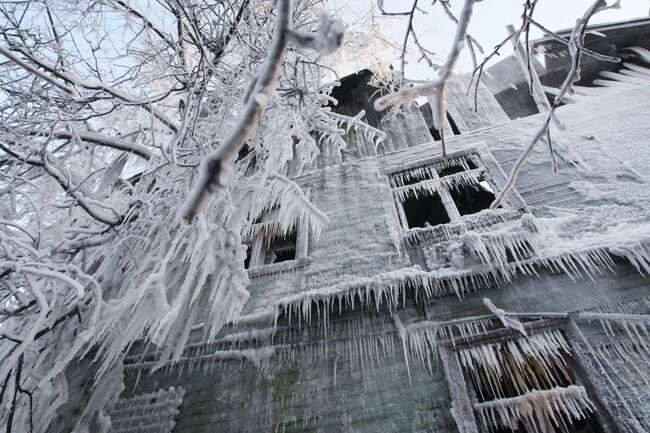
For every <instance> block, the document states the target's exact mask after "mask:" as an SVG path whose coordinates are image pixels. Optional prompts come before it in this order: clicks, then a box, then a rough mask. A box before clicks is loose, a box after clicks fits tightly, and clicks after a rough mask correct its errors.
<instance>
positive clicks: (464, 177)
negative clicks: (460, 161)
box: [393, 168, 484, 201]
mask: <svg viewBox="0 0 650 433" xmlns="http://www.w3.org/2000/svg"><path fill="white" fill-rule="evenodd" d="M483 174H484V170H483V169H482V168H477V169H474V170H467V171H461V172H459V173H455V174H451V175H448V176H445V177H441V178H437V179H424V180H421V181H419V182H418V183H414V184H412V185H404V186H398V187H396V188H393V193H394V194H395V196H396V197H397V198H398V199H399V200H400V201H405V200H406V199H407V198H409V197H415V198H418V197H420V196H427V195H433V194H435V193H437V192H439V191H440V189H441V188H444V189H446V190H451V189H458V188H459V187H461V186H471V185H475V184H477V183H479V182H480V180H481V178H482V176H483Z"/></svg>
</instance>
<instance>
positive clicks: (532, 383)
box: [456, 329, 602, 433]
mask: <svg viewBox="0 0 650 433" xmlns="http://www.w3.org/2000/svg"><path fill="white" fill-rule="evenodd" d="M456 357H457V359H458V362H459V364H460V365H461V368H462V370H463V373H464V375H465V376H466V377H467V379H468V384H469V385H468V387H469V389H468V391H469V394H470V399H471V400H472V405H473V408H474V413H475V416H476V420H477V422H478V424H479V426H480V429H481V431H482V432H485V433H488V432H489V433H497V432H498V433H506V432H516V433H555V432H557V433H560V432H561V433H578V432H582V433H587V432H591V433H601V432H602V430H601V428H600V426H599V424H598V422H597V420H596V417H595V416H594V411H595V406H594V404H593V403H592V402H591V400H590V399H589V397H588V396H587V392H586V390H585V388H584V387H582V386H579V385H578V384H576V381H575V380H574V377H573V374H572V372H571V367H570V364H571V362H572V361H571V351H570V348H569V345H568V343H567V341H566V339H565V337H564V335H563V334H562V332H561V331H560V330H557V329H554V330H548V331H542V332H539V333H536V334H532V335H529V336H528V337H520V338H511V339H505V340H503V339H497V340H495V341H491V342H486V343H483V344H480V345H477V346H473V347H467V348H461V349H458V350H457V351H456Z"/></svg>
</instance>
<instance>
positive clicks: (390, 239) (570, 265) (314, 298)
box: [125, 85, 650, 432]
mask: <svg viewBox="0 0 650 433" xmlns="http://www.w3.org/2000/svg"><path fill="white" fill-rule="evenodd" d="M452 93H453V97H454V98H458V99H457V101H456V102H453V103H451V104H450V106H451V107H453V110H455V113H454V114H453V116H454V118H455V119H456V118H457V119H461V120H459V121H458V125H459V128H460V129H461V131H460V132H461V134H460V135H456V136H451V137H448V138H447V140H446V145H447V150H448V152H450V154H451V155H452V156H453V155H456V156H459V157H463V155H466V154H472V155H477V156H478V157H479V158H480V160H481V161H483V163H484V165H485V170H486V171H485V172H486V173H487V175H488V176H487V181H488V182H489V183H490V184H491V185H492V186H493V187H494V188H495V189H498V188H500V187H501V186H502V185H503V184H504V182H505V178H506V174H507V173H508V172H509V170H510V169H511V168H512V165H513V163H514V161H515V160H516V158H517V157H518V155H519V153H520V152H521V150H522V149H523V148H524V147H525V146H526V145H527V143H528V141H529V140H530V139H531V137H532V136H533V135H534V133H535V131H536V128H537V127H538V126H539V125H540V124H541V122H542V121H543V114H538V115H533V116H529V117H526V118H521V119H517V120H515V121H508V120H507V118H505V117H504V115H503V113H502V112H499V110H498V106H497V105H495V101H494V100H493V99H492V100H490V98H489V95H485V94H482V96H481V98H482V99H481V100H484V101H483V102H484V104H485V106H486V110H487V111H486V113H485V115H484V117H483V118H482V119H483V120H481V119H480V116H481V114H482V111H481V110H482V107H481V105H479V111H478V114H470V111H471V108H472V107H471V103H470V102H471V101H472V97H468V98H466V99H461V98H465V96H463V94H462V93H461V92H460V91H459V92H452ZM417 115H419V113H417V112H411V114H409V116H415V117H417ZM472 116H474V117H472ZM477 116H478V117H477ZM558 118H559V120H560V121H561V122H562V123H563V125H564V129H562V130H558V129H557V128H555V129H553V132H552V137H553V139H554V141H555V151H556V153H557V155H556V156H557V158H558V161H559V168H560V171H559V173H558V174H557V175H553V174H552V172H551V162H550V158H549V150H548V147H547V146H546V145H545V144H544V143H543V142H540V143H538V148H537V149H536V151H535V152H534V153H533V155H532V157H531V158H530V160H529V163H528V164H527V165H526V167H525V169H524V170H523V171H522V173H521V175H520V176H519V179H518V181H517V184H516V193H515V194H513V195H512V196H511V197H510V199H509V200H508V201H507V203H506V205H505V206H504V209H499V210H495V211H489V210H486V211H483V212H481V213H479V214H475V215H469V216H465V217H463V218H461V219H460V220H457V221H454V222H452V223H450V224H448V225H445V226H434V227H425V228H421V229H411V230H410V231H407V230H405V229H404V228H403V227H402V225H401V224H400V221H399V216H398V210H397V207H396V205H395V203H396V201H395V200H396V199H397V198H396V195H395V193H394V192H393V191H392V186H391V183H390V182H391V180H390V179H391V176H393V174H394V173H396V172H399V171H400V170H401V171H404V170H406V169H411V168H413V167H418V166H419V165H422V163H423V161H432V162H435V161H436V160H438V159H439V158H440V156H441V148H440V143H439V142H434V141H433V140H432V139H431V138H430V137H424V136H423V134H422V123H421V122H422V119H419V120H417V123H416V124H414V127H413V131H416V132H414V133H412V134H411V133H410V132H409V131H410V128H409V125H410V123H409V122H408V121H404V119H402V123H401V124H400V129H399V131H398V132H399V134H397V133H396V130H395V127H394V123H390V122H398V121H399V119H392V120H390V121H385V122H384V121H382V123H380V124H379V125H378V127H379V128H380V129H383V130H384V132H385V133H386V134H387V135H388V136H389V137H390V140H391V142H392V143H393V144H392V146H393V147H392V148H391V149H386V148H379V150H378V151H377V153H378V154H377V155H374V154H372V155H368V154H365V155H364V154H362V153H359V152H356V153H355V150H354V140H351V139H350V137H353V136H354V133H349V134H348V138H347V139H348V140H350V142H349V143H348V145H349V147H348V150H347V155H346V157H345V158H343V157H341V158H340V159H333V160H330V161H322V164H321V166H322V167H323V168H320V169H318V170H314V171H313V172H311V173H307V174H304V175H301V176H300V177H297V178H296V179H295V180H296V181H297V182H298V183H299V184H300V185H301V186H302V187H303V188H304V190H305V191H307V193H308V194H309V197H310V199H311V201H312V202H313V203H314V204H315V205H316V206H317V207H318V208H319V209H321V210H322V211H323V212H325V213H326V214H327V216H328V218H329V223H328V225H327V227H326V228H325V230H324V231H323V232H322V234H321V236H320V237H319V238H318V239H315V238H307V237H306V236H303V237H301V238H300V239H301V241H302V242H305V243H306V245H307V248H306V256H305V257H299V258H297V259H296V260H293V261H288V262H282V263H277V264H272V265H266V266H263V267H260V268H257V269H252V270H250V271H249V274H250V276H251V284H250V287H249V288H248V290H249V292H250V293H251V297H250V300H249V301H248V304H247V305H246V306H245V309H244V313H243V314H244V316H243V317H242V318H241V320H240V323H239V324H238V326H234V327H230V328H229V329H227V330H226V331H224V332H222V334H221V335H220V336H219V338H220V339H219V340H218V341H216V342H214V343H211V344H208V345H206V344H196V345H194V346H189V347H188V348H187V349H186V351H185V354H184V356H183V358H182V359H181V361H180V362H178V363H177V364H174V365H168V366H166V367H164V368H162V369H161V370H158V371H156V372H153V373H152V372H151V367H152V365H153V361H154V360H155V358H156V354H155V351H154V350H153V348H139V349H137V350H134V352H133V354H132V355H131V356H130V357H129V358H128V360H127V365H126V368H125V375H126V379H125V383H126V391H125V393H126V395H129V394H130V393H137V394H140V393H143V392H152V391H155V390H157V389H159V388H161V387H165V388H166V387H169V386H178V385H182V387H183V388H184V389H185V390H186V394H185V397H184V400H183V404H182V406H181V407H180V413H179V415H178V416H177V419H176V430H175V431H182V432H217V431H224V432H225V431H228V432H236V431H242V432H243V431H251V432H252V431H278V432H283V431H286V432H289V431H295V432H305V431H314V432H321V431H322V432H331V431H341V432H347V431H349V432H378V431H381V432H455V431H459V432H477V431H478V429H480V428H482V427H480V426H481V425H483V424H482V423H485V419H487V418H489V417H490V416H492V417H493V418H494V417H499V419H501V421H500V422H501V424H502V425H503V424H505V425H508V423H512V422H515V421H517V420H519V421H521V420H529V418H530V416H533V415H530V414H529V415H526V416H524V415H521V414H519V415H518V414H517V412H516V411H517V410H520V409H521V408H522V407H524V406H525V405H527V404H532V403H530V402H532V401H536V402H538V403H539V402H540V401H546V402H547V403H548V402H550V403H548V404H551V405H562V404H564V405H569V406H570V405H574V406H575V407H574V409H575V410H573V412H572V413H573V415H571V416H575V417H576V419H578V418H584V417H591V418H589V419H590V420H591V421H585V420H584V419H583V420H582V421H579V422H597V423H599V424H600V425H601V426H602V428H603V430H604V431H606V432H618V431H620V432H623V431H639V432H640V431H643V429H648V428H650V424H649V421H648V419H647V417H645V416H644V415H643V413H644V412H647V409H648V407H647V403H646V402H647V398H646V397H647V395H648V393H649V392H648V372H649V370H650V364H649V363H648V359H649V358H648V357H647V356H648V351H647V348H648V347H649V345H650V338H648V333H647V331H648V328H646V327H645V326H646V324H647V323H648V321H647V320H646V318H647V316H646V313H648V305H649V304H648V301H644V299H646V297H647V296H648V295H650V293H649V288H650V287H649V285H648V282H647V280H646V276H648V271H649V270H650V267H649V264H650V262H649V260H648V259H649V257H650V221H649V218H648V217H649V210H650V194H649V193H648V190H647V188H648V183H647V180H648V177H649V176H650V162H648V159H649V158H650V146H648V145H649V144H650V143H649V141H650V122H648V119H650V85H639V86H636V87H634V88H628V89H621V91H617V92H613V93H612V92H609V93H608V94H607V95H604V96H602V97H598V96H596V95H594V96H592V97H589V98H585V99H584V100H582V101H581V102H580V103H576V104H568V105H565V106H563V107H561V108H560V109H559V110H558ZM462 119H465V120H462ZM394 143H400V144H399V145H398V146H395V144H394ZM432 184H435V185H434V186H433V187H435V188H440V187H444V185H443V186H441V185H442V183H441V182H438V183H435V182H433V183H432ZM300 230H301V231H302V232H303V233H304V232H306V231H307V230H306V228H304V227H303V228H301V229H300ZM484 298H489V299H490V302H491V303H492V306H493V307H494V305H496V307H494V308H491V307H489V305H490V304H489V303H486V302H485V301H484ZM509 314H510V315H509ZM513 314H514V315H513ZM513 324H514V325H513ZM517 324H519V325H517ZM513 326H514V327H515V328H517V329H520V330H524V331H525V332H527V333H528V335H530V338H531V339H533V340H534V339H535V338H537V337H534V336H535V335H543V333H544V332H559V333H560V335H562V336H564V337H562V338H566V341H567V343H566V344H567V349H566V353H563V355H562V356H563V357H565V358H562V359H567V360H568V361H567V362H568V364H567V365H568V367H566V368H568V370H567V371H569V372H570V373H569V376H570V379H567V380H568V382H566V383H559V384H555V385H557V387H559V389H555V388H548V389H543V390H540V393H535V392H533V393H532V394H526V393H524V394H521V395H518V396H515V397H512V399H510V400H507V401H506V400H500V401H498V402H495V403H489V402H479V401H478V400H477V396H476V395H475V390H473V388H472V384H471V373H472V371H477V370H472V369H471V368H469V367H467V366H461V362H462V359H463V358H462V357H461V355H460V353H461V352H459V351H460V350H461V346H462V347H466V348H467V350H469V351H470V352H467V353H473V352H471V351H472V350H473V351H480V350H487V349H481V348H482V347H486V346H485V344H487V343H486V341H492V340H491V339H494V338H496V339H500V340H501V341H512V340H513V339H515V338H524V340H522V341H528V340H526V339H525V338H528V337H522V335H521V334H520V331H517V330H513V329H511V328H512V327H513ZM199 331H200V326H199V327H197V332H199ZM539 338H541V339H542V340H540V341H543V338H542V337H539ZM539 338H538V339H539ZM455 341H457V342H458V344H459V345H458V346H457V345H456V343H455ZM531 341H532V340H531ZM531 344H532V345H533V346H534V348H536V347H541V346H539V345H542V344H543V343H531ZM472 348H474V349H472ZM504 350H506V349H504ZM507 350H511V349H507ZM512 350H514V349H512ZM522 350H523V349H522ZM531 350H532V349H531ZM509 353H514V352H509ZM526 353H530V354H531V355H529V358H530V359H529V361H530V362H537V361H535V360H536V359H537V358H536V357H539V356H541V355H536V354H537V353H541V352H538V351H535V350H532V351H530V352H526ZM527 359H528V358H527ZM558 359H560V358H558ZM629 359H632V360H634V365H635V367H634V368H631V367H630V366H629V365H628V366H626V363H628V362H627V361H628V360H629ZM527 362H528V361H527ZM558 362H560V361H558ZM472 368H474V367H472ZM476 368H478V367H476ZM522 368H523V367H522ZM548 368H551V367H548ZM522 389H523V388H522ZM509 398H510V397H509ZM538 403H535V404H536V405H533V406H530V407H531V408H532V409H531V410H532V411H533V412H530V413H532V414H534V417H537V419H541V420H542V421H540V422H545V423H547V422H549V419H550V418H549V416H550V412H543V413H542V412H539V411H540V410H542V411H543V409H540V407H542V406H543V405H541V403H539V404H538ZM562 410H564V409H562ZM562 410H560V409H558V411H559V412H557V413H560V414H561V413H562ZM594 412H595V413H596V415H592V414H593V413H594ZM527 416H528V417H529V418H526V417H527ZM534 417H533V418H534ZM540 417H541V418H540ZM594 417H595V418H594ZM551 418H552V417H551ZM569 418H570V416H569ZM513 420H515V421H513ZM522 422H523V421H522ZM576 422H577V421H576ZM560 430H561V429H560ZM541 431H546V430H541Z"/></svg>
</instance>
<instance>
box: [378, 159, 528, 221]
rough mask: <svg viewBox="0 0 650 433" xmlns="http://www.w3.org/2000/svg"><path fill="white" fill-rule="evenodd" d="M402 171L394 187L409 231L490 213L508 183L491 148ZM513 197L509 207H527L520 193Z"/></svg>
mask: <svg viewBox="0 0 650 433" xmlns="http://www.w3.org/2000/svg"><path fill="white" fill-rule="evenodd" d="M402 167H403V168H401V167H397V168H393V170H392V171H391V173H390V184H391V188H392V191H393V195H394V198H395V203H396V206H397V213H398V216H399V219H400V222H401V224H402V227H403V228H404V229H406V230H409V229H412V228H415V227H426V226H436V225H440V224H447V223H450V222H456V221H460V220H461V219H462V217H463V216H464V215H470V214H474V213H477V212H480V211H482V210H484V209H488V208H489V207H490V204H491V203H492V201H494V198H495V191H497V189H498V188H499V187H500V186H501V185H502V184H503V182H504V181H505V173H503V171H502V170H501V168H500V167H499V165H498V164H497V162H496V161H495V160H494V158H493V157H492V155H491V154H490V153H489V151H487V148H485V149H482V150H480V149H472V150H469V151H463V152H457V153H455V154H452V155H450V156H449V158H447V159H446V160H445V159H442V158H438V159H434V160H428V161H421V162H420V161H419V162H417V163H412V164H404V165H403V166H402ZM511 197H512V199H510V200H509V202H508V203H507V206H509V207H510V206H511V207H513V208H515V209H521V208H523V207H524V205H523V201H522V200H521V198H520V197H519V195H518V194H516V192H515V193H513V194H511Z"/></svg>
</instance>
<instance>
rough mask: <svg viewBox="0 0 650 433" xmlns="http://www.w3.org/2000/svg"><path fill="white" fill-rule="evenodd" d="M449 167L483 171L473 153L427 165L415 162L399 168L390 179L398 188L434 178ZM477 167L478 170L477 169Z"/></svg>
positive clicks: (479, 160) (481, 165) (480, 163)
mask: <svg viewBox="0 0 650 433" xmlns="http://www.w3.org/2000/svg"><path fill="white" fill-rule="evenodd" d="M451 167H460V168H461V169H462V170H463V171H472V170H479V169H480V170H481V171H484V170H485V169H484V168H483V163H482V162H481V159H480V158H479V156H478V155H476V154H475V153H468V154H464V155H460V156H456V157H451V158H447V159H441V160H436V161H433V162H430V163H427V164H422V161H416V162H413V163H411V164H405V165H402V166H400V167H399V171H397V172H395V173H393V174H392V175H391V178H392V179H393V181H394V182H395V185H396V186H398V187H403V186H406V185H410V184H413V183H417V182H420V181H423V180H427V179H431V178H434V177H436V174H437V173H440V172H441V171H443V170H446V169H449V168H451ZM477 167H478V168H477Z"/></svg>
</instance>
